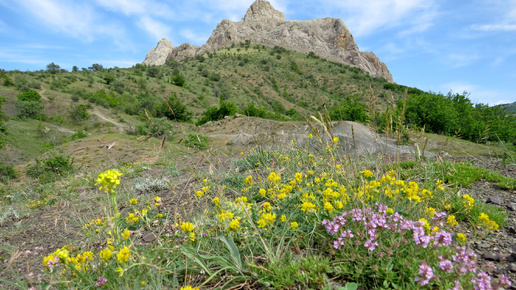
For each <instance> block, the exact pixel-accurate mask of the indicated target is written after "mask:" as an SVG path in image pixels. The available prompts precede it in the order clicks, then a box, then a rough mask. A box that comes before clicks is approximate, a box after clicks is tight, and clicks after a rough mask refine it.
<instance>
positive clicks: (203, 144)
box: [185, 132, 208, 150]
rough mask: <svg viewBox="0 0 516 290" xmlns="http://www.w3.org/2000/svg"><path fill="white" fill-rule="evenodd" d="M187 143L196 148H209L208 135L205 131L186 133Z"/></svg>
mask: <svg viewBox="0 0 516 290" xmlns="http://www.w3.org/2000/svg"><path fill="white" fill-rule="evenodd" d="M185 145H186V146H188V147H192V148H196V149H200V150H202V149H206V148H208V137H207V136H206V135H205V134H203V133H196V132H190V133H188V134H187V135H186V140H185Z"/></svg>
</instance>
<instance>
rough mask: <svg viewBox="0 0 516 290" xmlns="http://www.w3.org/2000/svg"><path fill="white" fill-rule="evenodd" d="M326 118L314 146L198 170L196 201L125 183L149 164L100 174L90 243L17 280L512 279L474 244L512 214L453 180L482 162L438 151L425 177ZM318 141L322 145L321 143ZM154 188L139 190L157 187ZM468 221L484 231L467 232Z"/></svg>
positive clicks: (438, 282)
mask: <svg viewBox="0 0 516 290" xmlns="http://www.w3.org/2000/svg"><path fill="white" fill-rule="evenodd" d="M321 124H322V122H321ZM319 129H320V130H318V129H317V127H316V126H314V127H313V130H314V131H313V133H312V134H311V135H310V137H311V138H312V143H310V144H307V146H306V147H305V146H299V145H297V144H296V143H295V142H292V144H291V146H290V148H287V149H285V150H282V151H265V150H260V149H254V150H251V151H249V152H247V153H245V152H243V153H242V155H243V157H244V158H243V159H241V160H239V161H237V165H238V168H239V169H240V170H241V171H240V173H238V174H229V175H225V176H212V177H207V176H206V177H203V176H202V175H198V176H197V178H196V179H197V182H196V183H195V184H194V186H193V188H191V190H190V191H189V196H188V199H189V201H190V206H193V207H194V208H195V210H194V208H192V209H190V210H188V209H185V208H182V209H181V210H179V209H177V210H174V211H171V210H169V209H167V208H166V207H165V206H164V203H163V202H162V197H160V196H152V195H149V194H147V195H143V196H137V195H136V194H137V191H132V190H128V188H127V187H124V183H125V182H126V179H127V178H131V176H132V175H134V174H135V172H137V170H136V168H134V167H133V166H132V165H129V166H124V167H120V168H116V169H110V170H107V171H105V172H102V173H100V174H99V175H98V177H97V178H96V181H93V180H91V183H95V185H96V186H97V188H98V190H99V191H100V192H102V193H103V196H104V198H101V199H100V200H99V201H98V203H99V205H105V206H104V214H102V215H97V216H96V217H95V218H93V219H91V220H90V221H85V222H84V224H83V225H82V228H81V232H80V234H79V237H80V241H81V242H79V243H74V244H67V245H61V246H59V247H58V249H57V250H55V251H53V252H52V253H48V254H46V255H42V253H43V252H44V250H43V249H40V248H38V249H35V251H34V252H30V251H29V252H28V253H27V255H40V259H41V260H40V261H41V262H40V263H41V264H40V265H41V266H40V269H39V270H38V271H35V272H30V273H27V274H25V275H23V276H20V278H19V280H18V282H17V283H13V284H11V285H13V286H15V285H16V286H18V287H20V288H25V287H35V288H36V287H39V288H42V289H46V288H53V287H56V288H95V287H99V288H105V289H119V288H145V287H150V288H163V287H167V288H183V289H193V288H195V287H200V288H202V287H209V288H217V287H220V288H225V287H252V288H261V287H265V288H292V287H302V288H316V289H329V288H340V289H356V288H357V287H358V286H361V287H364V288H365V289H370V288H384V289H385V288H397V287H401V288H404V289H412V288H416V287H422V288H426V289H434V288H443V289H444V288H446V289H450V288H453V289H461V287H462V288H464V289H470V288H478V289H488V287H493V288H496V287H504V286H507V285H509V284H511V281H509V280H508V279H507V277H505V276H504V275H500V276H499V277H497V278H496V279H495V278H493V277H491V276H490V275H489V274H488V270H489V268H486V269H484V268H479V266H478V265H477V262H476V260H475V258H476V257H475V254H473V253H472V252H469V251H468V249H467V247H465V244H466V241H467V239H480V238H482V237H483V236H486V235H490V234H491V232H492V231H497V230H498V229H499V227H501V226H504V223H505V214H504V212H503V211H502V210H500V209H499V208H496V207H494V206H490V205H486V204H483V203H478V202H476V201H475V199H474V198H472V197H471V196H469V195H463V196H462V195H457V194H456V191H455V190H454V189H453V185H454V184H453V181H451V180H449V181H448V182H449V183H445V182H443V181H442V180H443V179H444V178H445V176H447V175H448V172H449V171H448V170H451V169H454V170H458V171H460V172H462V173H464V174H463V176H464V177H465V178H464V179H471V178H474V177H473V175H474V174H473V173H474V172H476V171H477V170H476V168H475V167H472V166H469V167H468V166H463V167H453V164H446V163H440V162H436V161H434V162H428V163H427V164H425V167H424V168H425V169H421V168H423V167H421V166H416V167H414V168H416V169H417V168H419V170H425V173H426V174H425V176H426V177H425V178H424V179H415V176H421V175H420V174H410V171H408V170H406V169H404V168H408V167H407V166H406V165H403V164H402V163H395V164H393V165H388V164H383V165H382V164H381V163H376V164H374V163H373V164H369V166H370V168H369V169H367V168H361V166H363V165H364V164H360V163H359V162H357V161H354V160H351V159H348V158H346V156H342V155H341V154H340V153H339V152H340V150H339V148H340V143H339V139H338V138H337V137H334V136H332V135H331V131H330V130H322V129H321V128H319ZM326 129H329V128H326ZM314 147H315V148H318V149H319V150H313V149H309V148H314ZM419 162H424V161H423V160H420V161H419ZM371 166H374V167H371ZM447 167H453V168H448V169H446V168H447ZM403 175H405V178H404V179H402V178H400V177H401V176H403ZM506 181H507V182H509V183H512V184H514V182H515V180H510V179H509V180H506ZM152 186H157V185H152ZM152 186H150V185H149V186H148V187H146V189H143V190H139V191H138V192H152V190H151V189H150V188H151V187H152ZM165 186H166V185H165ZM169 186H171V185H169ZM71 190H72V191H73V189H71ZM36 206H39V205H36ZM40 206H43V207H44V206H46V205H45V204H42V205H40ZM459 223H460V224H461V228H464V226H468V227H471V228H474V229H475V230H474V231H473V232H472V233H470V234H466V233H465V232H459V231H458V230H457V227H458V224H459ZM45 250H46V249H45Z"/></svg>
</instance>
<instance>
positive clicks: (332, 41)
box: [144, 0, 393, 82]
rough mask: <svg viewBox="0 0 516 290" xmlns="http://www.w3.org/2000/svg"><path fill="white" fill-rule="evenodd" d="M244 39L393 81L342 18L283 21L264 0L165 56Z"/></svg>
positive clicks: (179, 55) (203, 50)
mask: <svg viewBox="0 0 516 290" xmlns="http://www.w3.org/2000/svg"><path fill="white" fill-rule="evenodd" d="M245 41H250V43H251V44H262V45H265V46H269V47H274V46H280V47H283V48H285V49H288V50H293V51H297V52H300V53H305V54H307V53H309V52H314V53H315V54H317V55H319V56H320V57H322V58H326V59H328V60H331V61H335V62H340V63H343V64H347V65H352V66H356V67H359V68H361V69H362V70H364V71H365V72H367V73H369V74H370V75H371V76H374V77H383V78H385V79H386V80H387V81H389V82H393V78H392V75H391V73H390V72H389V70H388V68H387V66H386V65H385V64H384V63H383V62H381V61H380V60H379V59H378V57H377V56H376V55H375V54H374V53H372V52H361V51H360V50H359V48H358V46H357V44H356V43H355V41H354V39H353V35H352V34H351V32H350V31H349V30H348V28H347V27H346V25H345V24H344V22H343V21H342V20H340V19H337V18H329V17H328V18H322V19H315V20H306V21H298V20H292V21H286V19H285V15H284V14H283V13H281V12H280V11H277V10H275V9H274V8H273V7H272V5H271V4H270V3H269V2H268V1H264V0H256V1H255V2H254V3H253V4H252V5H251V7H249V9H248V10H247V13H246V14H245V16H244V18H242V20H240V21H238V22H233V21H230V20H227V19H224V20H222V22H220V23H219V24H218V25H217V28H216V29H215V30H214V31H213V33H212V35H211V36H210V38H209V39H208V41H207V42H206V43H205V44H204V45H203V46H202V47H201V48H197V47H193V46H191V45H190V44H186V45H187V46H186V47H183V49H182V50H181V51H179V49H178V48H177V47H176V48H173V49H170V50H169V54H168V59H174V60H180V59H182V58H184V57H186V56H188V57H191V56H194V55H199V54H204V53H207V52H211V51H214V50H217V49H220V48H224V47H227V46H230V45H232V44H239V43H242V42H245ZM158 46H159V44H158ZM182 46H183V45H182ZM180 47H181V46H180ZM156 48H157V47H156ZM151 52H152V50H151ZM151 52H149V54H151ZM160 59H163V58H160ZM146 60H147V58H146ZM144 63H145V62H144ZM163 63H165V61H163ZM163 63H162V64H163Z"/></svg>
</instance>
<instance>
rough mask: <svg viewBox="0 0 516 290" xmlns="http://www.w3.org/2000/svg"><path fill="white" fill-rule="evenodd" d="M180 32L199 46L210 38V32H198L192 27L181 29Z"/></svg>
mask: <svg viewBox="0 0 516 290" xmlns="http://www.w3.org/2000/svg"><path fill="white" fill-rule="evenodd" d="M180 34H181V35H182V36H183V37H185V38H186V39H188V40H189V41H190V42H191V43H192V44H195V45H199V46H201V45H203V44H204V43H205V42H206V40H208V38H209V37H210V34H206V33H198V32H195V31H193V30H192V29H182V30H181V31H180Z"/></svg>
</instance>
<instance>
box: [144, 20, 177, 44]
mask: <svg viewBox="0 0 516 290" xmlns="http://www.w3.org/2000/svg"><path fill="white" fill-rule="evenodd" d="M138 26H139V27H140V28H142V29H144V30H145V31H146V32H147V33H148V34H149V35H151V36H152V37H153V38H154V39H155V40H159V39H161V38H163V37H170V36H169V35H170V31H171V28H170V26H169V25H167V24H165V23H162V22H160V21H158V20H155V19H153V18H151V17H148V16H143V17H141V18H140V21H138Z"/></svg>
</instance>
